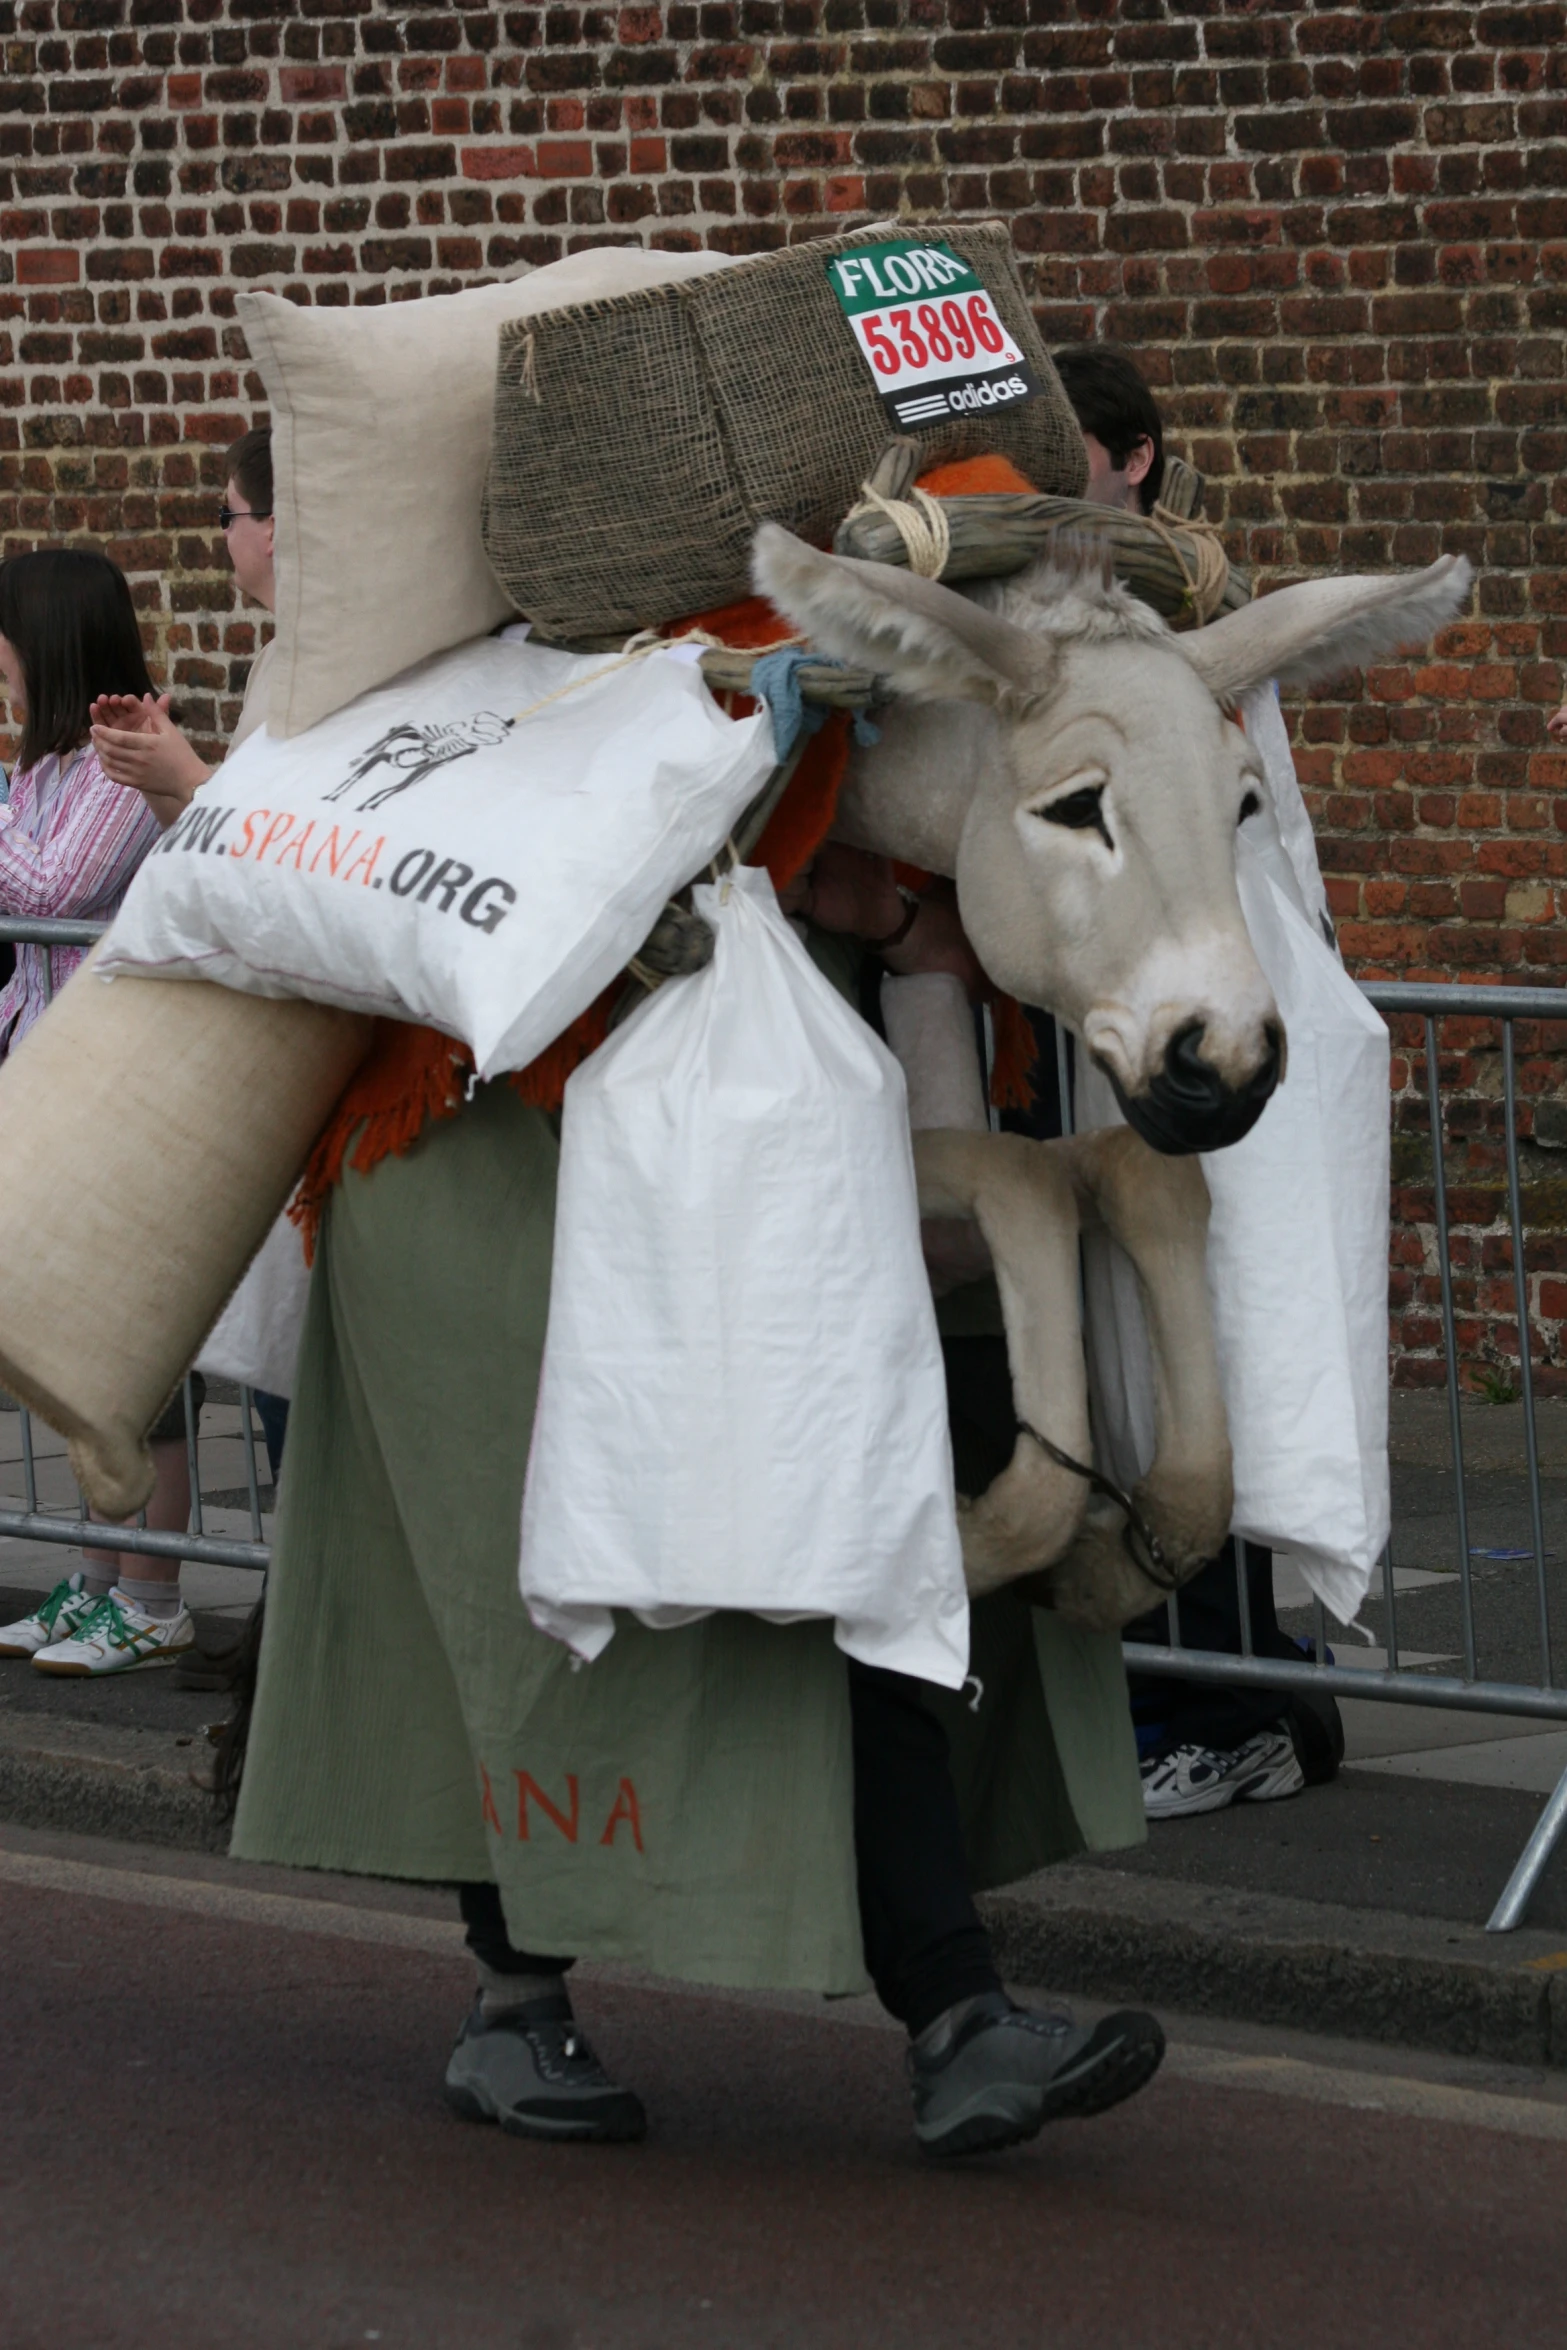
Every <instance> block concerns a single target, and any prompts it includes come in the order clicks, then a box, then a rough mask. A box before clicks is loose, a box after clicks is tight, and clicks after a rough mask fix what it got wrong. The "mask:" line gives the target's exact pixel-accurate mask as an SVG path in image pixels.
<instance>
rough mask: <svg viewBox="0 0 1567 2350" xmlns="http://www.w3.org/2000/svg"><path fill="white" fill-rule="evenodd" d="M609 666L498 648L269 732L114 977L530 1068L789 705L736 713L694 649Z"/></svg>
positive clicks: (156, 862) (627, 944) (197, 833)
mask: <svg viewBox="0 0 1567 2350" xmlns="http://www.w3.org/2000/svg"><path fill="white" fill-rule="evenodd" d="M612 658H613V657H611V659H610V660H607V659H606V658H605V657H603V656H592V655H575V654H568V653H556V652H550V651H547V650H545V649H544V648H543V647H541V646H537V645H532V644H528V643H517V642H512V641H506V640H503V639H501V638H497V637H483V638H480V639H479V640H478V642H477V643H474V644H469V645H463V646H461V647H459V648H458V650H457V651H456V652H452V653H441V654H438V655H437V656H436V657H435V658H434V659H433V660H431V661H426V662H423V663H421V664H420V666H419V667H418V668H416V669H410V670H407V671H405V672H404V674H403V675H402V676H401V677H399V678H396V679H394V681H393V682H392V683H391V684H390V685H387V686H382V687H380V688H379V689H378V690H377V691H376V692H375V693H371V694H365V695H363V696H361V698H360V699H359V700H358V701H357V702H353V703H351V704H350V705H349V707H348V708H347V709H346V710H339V711H338V712H337V713H336V714H335V715H334V716H333V717H331V718H326V719H323V720H322V722H321V724H320V725H319V726H313V727H311V728H310V729H309V731H308V732H307V733H305V734H300V735H295V736H294V737H292V738H291V739H290V740H288V741H286V742H284V741H280V740H279V739H278V738H277V737H276V736H273V735H270V734H263V733H256V734H253V735H251V736H250V738H249V739H248V741H246V742H244V743H242V744H241V746H240V748H239V749H238V750H237V751H236V752H235V753H234V754H233V755H232V757H230V758H228V759H226V760H225V761H224V763H223V765H222V767H220V768H219V770H218V772H217V774H216V775H215V776H214V777H213V779H212V781H211V782H210V783H209V784H206V785H204V786H203V788H202V789H201V790H200V791H199V792H198V793H197V794H196V797H195V799H194V800H193V801H192V803H191V805H190V807H189V808H188V809H187V810H186V812H185V814H184V815H183V816H182V817H181V818H180V819H179V821H178V822H177V823H176V824H174V825H172V826H171V827H170V829H169V830H168V831H167V832H166V833H165V834H164V836H163V838H162V839H161V840H160V841H159V842H158V844H157V846H156V847H155V848H154V850H153V852H152V854H151V855H150V856H149V857H148V859H147V861H146V863H145V864H144V865H143V866H142V868H141V870H140V872H139V873H138V874H137V876H136V878H135V880H134V881H133V882H132V884H131V887H130V891H129V894H128V895H127V897H126V900H125V903H124V905H123V906H122V908H121V909H120V912H119V915H118V916H117V918H116V920H115V923H114V926H113V928H112V930H111V931H110V933H109V937H108V940H107V942H106V947H105V952H104V955H103V959H102V965H101V968H102V969H103V970H104V972H105V973H106V974H108V975H111V976H112V975H114V974H116V973H119V972H125V971H134V972H139V973H142V974H145V975H149V976H153V977H164V978H176V979H216V980H219V981H221V982H222V983H223V985H225V986H227V987H236V988H241V989H244V990H246V991H248V992H249V993H250V994H253V995H264V996H306V997H309V998H312V999H313V1000H314V1001H316V1002H317V1003H326V1004H339V1005H342V1006H344V1007H345V1008H346V1009H348V1010H350V1011H358V1012H377V1013H383V1014H385V1015H387V1016H388V1017H390V1018H392V1019H396V1020H416V1021H428V1022H429V1023H430V1024H431V1025H432V1026H434V1027H436V1028H440V1029H444V1030H445V1031H446V1033H447V1034H448V1035H451V1036H457V1037H461V1038H462V1039H463V1041H464V1042H465V1043H466V1044H468V1045H469V1046H471V1048H472V1050H473V1053H474V1056H475V1059H476V1061H477V1063H478V1068H479V1074H480V1075H481V1077H488V1076H491V1075H493V1074H494V1073H495V1072H496V1071H498V1070H502V1069H518V1068H523V1067H525V1066H526V1065H527V1063H528V1062H529V1061H531V1060H532V1059H533V1058H534V1056H535V1055H536V1054H538V1053H540V1052H542V1051H543V1049H544V1047H545V1046H546V1045H548V1044H550V1043H551V1042H552V1041H553V1040H554V1039H555V1038H556V1037H557V1036H558V1035H559V1034H560V1032H561V1030H562V1029H563V1028H565V1027H567V1026H568V1025H569V1024H570V1022H571V1021H572V1020H574V1019H575V1018H576V1017H577V1015H578V1014H579V1013H580V1012H582V1011H584V1010H585V1009H586V1008H587V1006H588V1005H589V1004H590V1003H591V1002H592V1001H593V998H594V997H595V996H596V995H597V994H598V992H599V990H600V989H601V988H603V987H605V986H606V985H607V984H608V982H609V981H610V980H611V979H612V978H613V977H614V975H615V973H616V972H617V971H619V970H620V969H621V968H622V966H623V965H624V964H625V962H626V960H627V958H628V957H629V956H631V955H633V954H635V952H636V950H637V948H638V947H639V946H640V945H641V943H642V941H643V939H644V938H645V937H646V936H647V933H648V931H649V930H650V929H651V928H652V926H653V924H654V922H655V920H656V919H657V917H658V914H659V912H660V910H661V908H662V907H663V904H664V901H665V899H666V898H667V897H668V896H669V894H670V892H671V891H672V890H675V889H679V888H681V887H683V886H684V884H685V883H686V882H688V881H689V880H690V878H691V876H692V874H693V873H696V872H699V871H700V870H701V868H702V866H703V865H705V864H706V863H708V861H709V860H710V859H711V858H712V857H713V855H714V854H715V853H716V851H717V850H718V848H719V847H720V846H721V844H722V843H723V841H724V839H725V837H726V835H727V834H728V832H729V830H730V828H731V826H732V825H733V823H734V822H735V820H736V818H737V817H738V816H739V815H740V813H741V811H742V810H743V809H744V808H745V806H746V805H747V803H748V802H749V801H750V800H752V799H754V797H755V796H756V794H757V792H758V791H760V789H761V787H762V784H763V782H764V781H765V779H766V777H767V775H768V773H769V772H770V770H771V768H772V765H773V750H772V721H771V719H770V718H769V717H768V715H767V713H766V712H765V711H762V712H759V713H758V714H757V715H755V716H753V717H750V718H742V719H733V718H729V717H726V716H725V714H724V712H723V711H722V710H721V709H720V708H719V706H718V704H717V702H716V701H715V700H714V699H713V697H712V695H711V694H710V693H709V692H708V690H707V687H706V685H705V684H704V683H703V680H702V675H701V672H700V670H699V669H698V668H697V667H696V666H695V665H694V664H693V663H692V661H691V660H690V659H689V657H687V656H686V655H685V654H683V653H681V654H676V653H666V652H663V651H660V652H659V653H656V654H654V655H653V656H651V657H650V658H649V659H647V660H641V661H634V662H631V663H630V664H628V665H626V666H624V667H619V668H616V667H612V666H611V660H612ZM577 679H583V680H588V679H591V680H592V682H591V683H583V684H581V685H579V686H578V687H577V690H575V691H573V692H571V693H569V694H566V695H565V696H564V697H563V698H562V699H559V700H546V697H547V696H552V695H556V694H558V693H559V691H560V689H561V688H562V687H563V686H567V685H570V684H572V682H573V681H574V680H577ZM541 703H542V704H543V705H544V706H543V707H539V706H538V705H539V704H541Z"/></svg>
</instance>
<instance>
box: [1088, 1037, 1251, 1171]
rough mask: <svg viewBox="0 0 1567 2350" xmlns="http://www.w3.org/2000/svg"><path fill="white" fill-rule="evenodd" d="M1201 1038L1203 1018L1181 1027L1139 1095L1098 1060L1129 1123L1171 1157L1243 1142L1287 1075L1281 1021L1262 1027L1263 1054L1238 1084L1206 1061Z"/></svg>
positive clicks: (1107, 1064)
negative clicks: (1126, 1086) (1285, 1074)
mask: <svg viewBox="0 0 1567 2350" xmlns="http://www.w3.org/2000/svg"><path fill="white" fill-rule="evenodd" d="M1203 1036H1204V1029H1203V1024H1202V1022H1201V1021H1200V1020H1189V1021H1188V1022H1187V1023H1186V1026H1185V1027H1184V1028H1178V1029H1177V1030H1176V1032H1175V1034H1174V1035H1173V1036H1172V1037H1171V1039H1170V1041H1169V1043H1168V1044H1167V1045H1166V1046H1165V1049H1164V1062H1163V1065H1162V1066H1161V1067H1160V1068H1159V1069H1158V1070H1157V1071H1156V1072H1155V1074H1154V1076H1153V1078H1152V1080H1151V1081H1150V1083H1149V1084H1148V1086H1147V1088H1146V1090H1145V1091H1143V1092H1141V1093H1128V1092H1127V1091H1126V1089H1125V1087H1124V1086H1123V1085H1122V1083H1121V1080H1120V1079H1119V1077H1117V1075H1116V1073H1115V1071H1114V1069H1113V1068H1111V1067H1110V1065H1109V1063H1108V1062H1101V1063H1100V1066H1101V1067H1102V1068H1103V1069H1104V1071H1105V1074H1106V1076H1107V1077H1108V1078H1109V1080H1110V1082H1111V1084H1112V1085H1113V1086H1114V1087H1115V1098H1116V1100H1117V1101H1118V1102H1119V1103H1120V1105H1121V1112H1122V1115H1123V1117H1124V1118H1125V1119H1126V1122H1127V1124H1128V1125H1129V1126H1130V1127H1131V1128H1132V1129H1133V1131H1134V1132H1135V1133H1137V1134H1140V1135H1141V1136H1142V1139H1143V1141H1144V1142H1146V1143H1147V1144H1148V1146H1149V1148H1150V1149H1152V1150H1156V1151H1162V1152H1163V1153H1164V1154H1165V1156H1166V1157H1167V1158H1172V1159H1178V1158H1183V1157H1186V1156H1188V1155H1189V1154H1190V1153H1192V1152H1194V1151H1222V1150H1226V1149H1228V1147H1229V1145H1230V1144H1231V1143H1232V1142H1239V1141H1240V1139H1241V1137H1242V1136H1243V1135H1246V1134H1249V1133H1250V1132H1251V1130H1252V1128H1253V1127H1254V1126H1255V1125H1256V1123H1257V1120H1258V1119H1259V1118H1260V1117H1261V1116H1262V1113H1263V1110H1264V1109H1265V1108H1266V1106H1267V1103H1268V1100H1269V1097H1270V1096H1271V1094H1272V1093H1273V1090H1274V1088H1275V1086H1276V1085H1277V1084H1278V1082H1279V1079H1280V1077H1281V1076H1282V1075H1283V1073H1284V1032H1283V1030H1282V1028H1281V1027H1280V1026H1279V1024H1278V1022H1277V1021H1274V1020H1270V1021H1268V1022H1267V1023H1266V1025H1265V1026H1264V1029H1263V1038H1264V1050H1263V1055H1262V1058H1261V1060H1260V1061H1259V1062H1258V1063H1257V1066H1256V1068H1255V1069H1254V1070H1253V1071H1252V1073H1251V1075H1250V1076H1249V1077H1248V1078H1246V1080H1245V1081H1244V1083H1243V1084H1240V1085H1231V1084H1230V1083H1229V1081H1228V1079H1226V1078H1224V1077H1222V1076H1221V1075H1220V1074H1219V1071H1218V1070H1217V1069H1216V1068H1215V1067H1214V1065H1213V1063H1212V1062H1211V1061H1209V1060H1205V1059H1204V1057H1203V1049H1202V1047H1203Z"/></svg>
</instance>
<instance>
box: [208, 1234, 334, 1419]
mask: <svg viewBox="0 0 1567 2350" xmlns="http://www.w3.org/2000/svg"><path fill="white" fill-rule="evenodd" d="M309 1294H310V1268H309V1266H308V1265H307V1264H306V1263H305V1244H304V1238H303V1235H302V1234H301V1232H300V1230H299V1227H298V1225H297V1224H291V1223H290V1222H289V1220H288V1218H287V1216H286V1215H285V1216H279V1218H278V1220H277V1222H276V1223H275V1224H274V1225H273V1227H272V1229H271V1231H270V1232H269V1233H268V1234H267V1237H266V1239H265V1240H264V1241H263V1242H262V1244H261V1246H260V1248H258V1249H257V1251H256V1253H255V1255H254V1256H253V1257H252V1258H251V1260H250V1267H249V1270H248V1271H247V1272H246V1274H245V1277H244V1279H243V1280H242V1281H241V1283H240V1285H239V1287H238V1288H237V1289H236V1290H235V1292H234V1294H233V1296H232V1297H231V1298H230V1299H229V1302H228V1304H227V1305H226V1306H225V1307H224V1309H223V1311H222V1313H221V1314H220V1315H219V1316H218V1318H217V1320H216V1321H215V1322H214V1323H213V1325H212V1328H211V1330H210V1331H209V1333H208V1335H207V1340H206V1344H205V1345H204V1346H203V1347H202V1350H201V1352H200V1354H199V1355H198V1356H197V1357H196V1368H197V1370H198V1371H206V1372H208V1373H211V1374H213V1375H215V1376H216V1377H217V1378H219V1379H237V1380H238V1381H239V1384H240V1385H241V1386H242V1387H259V1388H261V1389H262V1390H263V1392H264V1393H265V1394H268V1395H285V1396H287V1395H292V1394H293V1392H294V1366H295V1363H296V1362H297V1361H298V1359H299V1338H300V1332H301V1331H302V1329H303V1328H304V1321H305V1300H306V1298H307V1297H308V1296H309Z"/></svg>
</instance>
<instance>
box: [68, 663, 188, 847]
mask: <svg viewBox="0 0 1567 2350" xmlns="http://www.w3.org/2000/svg"><path fill="white" fill-rule="evenodd" d="M87 715H88V718H89V720H90V722H91V725H92V741H93V749H94V750H95V751H96V752H97V754H98V764H99V765H100V767H102V769H103V771H104V773H105V775H107V776H108V778H109V780H110V781H111V783H118V784H122V785H123V786H124V787H125V789H126V790H127V791H139V792H140V793H141V795H142V797H143V799H144V800H145V801H146V803H147V805H148V807H149V808H150V809H151V810H152V812H153V814H154V816H156V817H157V819H158V822H159V823H160V824H161V825H163V826H165V827H167V826H169V825H170V824H172V823H173V822H174V820H175V818H176V817H177V816H179V815H181V814H183V812H184V810H185V809H186V808H187V807H188V806H189V805H190V801H191V797H192V795H193V794H194V793H195V792H196V790H197V789H198V788H199V786H200V785H202V784H204V783H205V782H206V781H207V778H208V777H209V776H210V775H212V774H213V773H215V770H214V769H213V768H211V767H209V766H208V765H207V764H206V762H205V760H203V759H202V758H201V757H200V756H199V755H198V754H197V752H196V751H195V750H194V749H193V748H192V747H191V745H190V744H189V743H188V742H187V741H186V739H185V737H184V735H183V734H181V732H180V730H179V728H178V727H177V726H176V725H175V723H174V721H173V719H172V718H171V717H170V716H169V696H168V695H167V694H156V695H154V694H143V695H142V696H141V697H140V699H138V698H137V697H136V695H134V694H100V695H99V696H98V698H97V700H96V701H95V702H94V703H93V705H92V707H91V709H90V710H89V711H88V714H87Z"/></svg>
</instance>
